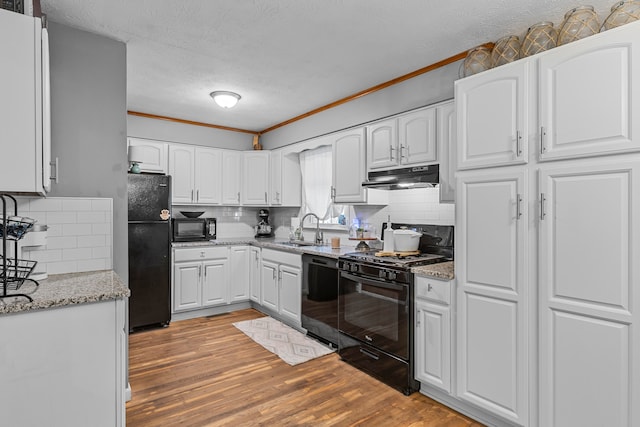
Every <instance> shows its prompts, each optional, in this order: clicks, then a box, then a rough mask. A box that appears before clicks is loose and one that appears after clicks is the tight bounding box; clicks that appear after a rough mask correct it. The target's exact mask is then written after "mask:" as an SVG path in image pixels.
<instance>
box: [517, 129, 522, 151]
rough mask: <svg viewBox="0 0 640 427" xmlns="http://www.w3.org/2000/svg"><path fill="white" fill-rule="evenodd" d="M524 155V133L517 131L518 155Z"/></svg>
mask: <svg viewBox="0 0 640 427" xmlns="http://www.w3.org/2000/svg"><path fill="white" fill-rule="evenodd" d="M520 156H522V134H521V133H520V131H519V130H518V131H516V157H520Z"/></svg>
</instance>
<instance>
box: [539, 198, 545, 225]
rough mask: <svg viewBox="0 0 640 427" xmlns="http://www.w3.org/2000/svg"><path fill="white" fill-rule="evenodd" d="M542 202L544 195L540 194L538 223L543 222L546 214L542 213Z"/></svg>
mask: <svg viewBox="0 0 640 427" xmlns="http://www.w3.org/2000/svg"><path fill="white" fill-rule="evenodd" d="M544 202H545V198H544V193H540V221H543V220H544V217H545V216H546V213H545V212H544Z"/></svg>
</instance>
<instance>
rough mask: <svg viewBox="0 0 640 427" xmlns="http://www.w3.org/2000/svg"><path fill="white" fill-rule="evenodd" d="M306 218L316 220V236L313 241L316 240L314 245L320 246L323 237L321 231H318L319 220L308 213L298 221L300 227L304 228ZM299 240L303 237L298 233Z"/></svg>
mask: <svg viewBox="0 0 640 427" xmlns="http://www.w3.org/2000/svg"><path fill="white" fill-rule="evenodd" d="M308 216H313V217H315V218H316V236H315V240H316V245H321V244H322V243H323V242H322V240H323V236H322V231H320V218H318V215H316V214H314V213H311V212H309V213H308V214H306V215H305V216H303V217H302V220H301V221H300V227H302V226H304V220H305V219H307V217H308ZM300 240H304V236H303V235H302V233H300Z"/></svg>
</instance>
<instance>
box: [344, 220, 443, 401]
mask: <svg viewBox="0 0 640 427" xmlns="http://www.w3.org/2000/svg"><path fill="white" fill-rule="evenodd" d="M394 225H395V224H394ZM400 226H406V227H407V228H411V229H414V230H416V231H421V232H422V233H423V237H422V238H421V241H420V250H421V252H420V254H418V255H395V256H380V254H379V253H378V251H375V250H371V251H366V252H352V253H348V254H345V255H343V256H341V257H340V258H339V259H338V269H339V271H340V280H339V295H338V305H339V310H338V330H339V343H338V352H339V354H340V356H341V358H342V360H344V361H346V362H347V363H349V364H351V365H353V366H355V367H357V368H359V369H361V370H363V371H365V372H367V373H368V374H370V375H372V376H374V377H376V378H378V379H380V380H381V381H383V382H384V383H386V384H388V385H390V386H392V387H394V388H396V389H398V390H400V391H402V392H403V393H405V394H407V395H408V394H411V393H412V392H414V391H416V390H418V388H419V383H418V382H417V381H416V380H415V379H414V363H413V350H414V341H413V322H414V309H413V307H414V296H413V293H414V292H413V273H412V272H411V268H412V267H416V266H421V265H427V264H433V263H438V262H444V261H449V260H451V259H452V256H453V226H431V225H428V226H416V225H409V224H398V225H397V227H400ZM394 228H395V227H394ZM425 230H426V231H425Z"/></svg>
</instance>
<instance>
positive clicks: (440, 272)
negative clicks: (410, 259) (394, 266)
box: [411, 261, 455, 280]
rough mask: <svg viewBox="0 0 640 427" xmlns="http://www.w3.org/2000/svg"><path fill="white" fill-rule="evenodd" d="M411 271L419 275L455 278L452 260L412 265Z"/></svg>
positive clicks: (445, 278) (446, 278)
mask: <svg viewBox="0 0 640 427" xmlns="http://www.w3.org/2000/svg"><path fill="white" fill-rule="evenodd" d="M411 272H412V273H414V274H417V275H420V276H427V277H435V278H436V279H444V280H453V278H455V274H454V269H453V261H449V262H441V263H438V264H429V265H421V266H419V267H413V268H412V269H411Z"/></svg>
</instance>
